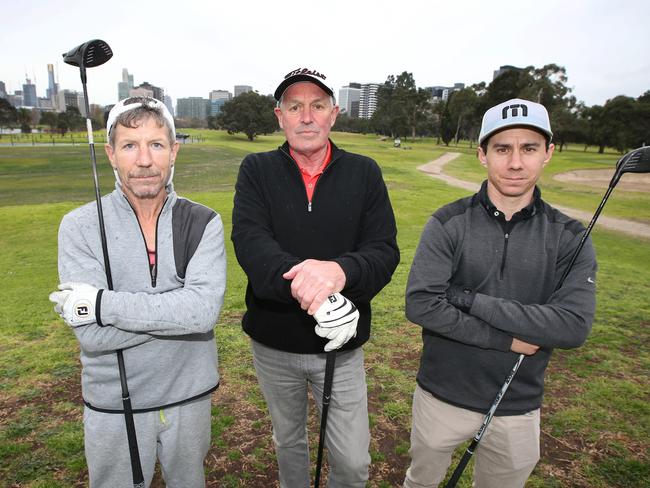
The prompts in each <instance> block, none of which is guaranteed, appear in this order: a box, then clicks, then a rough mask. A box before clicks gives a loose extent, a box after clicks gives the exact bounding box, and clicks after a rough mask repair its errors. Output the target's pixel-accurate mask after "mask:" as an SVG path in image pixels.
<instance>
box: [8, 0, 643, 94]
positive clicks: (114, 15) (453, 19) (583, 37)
mask: <svg viewBox="0 0 650 488" xmlns="http://www.w3.org/2000/svg"><path fill="white" fill-rule="evenodd" d="M0 5H1V8H0V12H2V19H3V20H2V28H1V29H0V63H1V64H0V81H4V82H5V84H6V86H7V91H9V92H10V93H13V91H14V90H20V89H22V84H23V83H24V80H25V74H27V76H28V77H29V78H31V79H32V80H34V79H35V80H36V89H37V94H38V95H39V96H45V90H46V88H47V64H48V63H52V64H54V65H55V70H56V71H57V73H58V76H57V79H58V82H59V86H60V88H68V89H75V90H81V82H80V78H79V71H78V69H77V68H74V67H72V66H68V65H66V64H64V63H63V62H62V58H61V54H62V53H63V52H65V51H68V50H69V49H71V48H73V47H75V46H76V45H78V44H81V43H83V42H85V41H87V40H90V39H95V38H99V39H103V40H104V41H106V42H107V43H108V44H109V45H110V46H111V48H112V50H113V53H114V56H113V58H112V59H111V60H110V61H108V62H107V63H106V64H105V65H103V66H100V67H97V68H92V69H89V70H88V91H89V99H90V103H97V104H109V103H115V102H116V101H117V83H118V82H119V81H120V80H121V72H122V68H127V69H128V70H129V72H130V73H131V74H133V75H134V79H135V84H136V85H138V84H140V83H141V82H143V81H148V82H150V83H152V84H154V85H157V86H160V87H162V88H164V89H165V92H166V93H167V94H169V95H171V96H172V97H173V98H174V102H175V100H176V98H179V97H189V96H201V97H205V98H207V97H208V93H209V92H210V90H215V89H226V90H228V91H230V92H232V91H233V87H234V85H236V84H237V85H251V86H253V88H254V89H255V90H257V91H259V92H260V93H261V94H268V93H272V92H273V91H274V89H275V87H276V86H277V84H278V83H279V82H280V81H281V79H282V78H283V77H284V75H285V74H286V73H287V72H289V71H291V70H293V69H295V68H297V67H311V68H313V69H316V70H318V71H320V72H322V73H324V74H326V75H327V81H328V82H329V84H330V85H331V86H332V87H333V88H334V89H335V92H336V93H338V89H339V88H340V87H341V86H344V85H347V84H348V83H349V82H351V81H356V82H360V83H369V82H376V83H382V82H383V81H385V80H386V77H387V76H388V75H390V74H399V73H401V72H402V71H409V72H412V73H413V76H414V77H415V81H416V83H417V85H418V86H421V87H425V86H433V85H444V86H449V85H453V83H455V82H463V83H466V84H468V85H469V84H472V83H477V82H480V81H485V82H488V83H489V82H490V81H491V80H492V75H493V71H494V70H495V69H497V68H498V67H499V66H500V65H504V64H510V65H514V66H520V67H524V66H528V65H534V66H536V67H541V66H543V65H545V64H548V63H556V64H558V65H561V66H564V67H565V68H566V70H567V75H568V77H569V80H568V83H567V85H568V86H569V87H571V88H573V94H574V95H575V96H576V97H577V98H578V99H579V100H582V101H584V102H585V103H586V104H587V105H595V104H603V103H605V101H606V100H607V99H609V98H612V97H614V96H616V95H621V94H622V95H628V96H632V97H638V96H639V95H641V94H642V93H643V92H645V91H646V90H650V55H649V50H650V29H649V28H648V21H649V20H650V2H648V1H647V0H618V1H615V2H612V1H611V0H607V1H606V0H592V1H588V0H573V1H570V0H569V1H564V0H563V1H560V0H549V1H544V0H538V1H527V0H504V1H499V0H492V1H487V0H486V1H480V0H450V1H448V2H445V3H443V2H437V1H426V0H419V1H418V0H398V1H395V0H393V1H386V0H374V1H365V2H359V1H357V2H355V1H354V0H329V1H326V2H308V1H294V0H291V1H285V2H283V1H273V0H265V1H258V0H252V1H251V0H248V1H247V0H243V1H231V2H227V3H226V2H223V1H217V0H211V1H203V2H202V1H197V0H181V1H173V2H172V1H169V0H145V1H131V2H127V1H125V0H108V1H102V2H97V1H88V0H57V1H54V2H45V1H36V0H21V1H16V0H2V3H1V4H0ZM133 5H137V7H134V6H133Z"/></svg>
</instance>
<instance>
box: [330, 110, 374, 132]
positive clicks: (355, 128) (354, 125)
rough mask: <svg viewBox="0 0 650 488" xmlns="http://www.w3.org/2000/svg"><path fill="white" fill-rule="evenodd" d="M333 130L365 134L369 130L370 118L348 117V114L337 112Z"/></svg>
mask: <svg viewBox="0 0 650 488" xmlns="http://www.w3.org/2000/svg"><path fill="white" fill-rule="evenodd" d="M332 130H333V131H338V132H352V133H355V134H367V133H368V132H370V120H369V119H363V118H360V117H350V116H349V115H348V114H341V113H340V114H339V115H338V117H336V123H335V124H334V127H332Z"/></svg>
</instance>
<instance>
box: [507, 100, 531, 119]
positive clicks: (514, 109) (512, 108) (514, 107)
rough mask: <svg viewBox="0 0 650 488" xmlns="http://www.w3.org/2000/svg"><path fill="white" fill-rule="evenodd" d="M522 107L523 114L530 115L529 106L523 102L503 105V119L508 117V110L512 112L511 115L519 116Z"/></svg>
mask: <svg viewBox="0 0 650 488" xmlns="http://www.w3.org/2000/svg"><path fill="white" fill-rule="evenodd" d="M520 108H521V116H522V117H528V106H526V105H524V104H523V103H515V104H513V105H508V106H507V107H503V110H502V111H501V117H502V118H503V119H507V118H508V110H510V111H511V112H512V114H511V115H510V116H511V117H517V116H518V115H519V109H520Z"/></svg>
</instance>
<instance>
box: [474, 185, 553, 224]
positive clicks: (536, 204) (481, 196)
mask: <svg viewBox="0 0 650 488" xmlns="http://www.w3.org/2000/svg"><path fill="white" fill-rule="evenodd" d="M477 196H478V201H479V202H480V204H481V205H482V206H483V208H485V210H486V211H487V213H488V214H489V215H490V216H491V217H492V218H495V219H497V220H498V221H499V222H505V221H506V220H505V215H504V213H503V212H502V211H501V210H499V209H498V208H497V207H496V205H494V204H493V203H492V201H491V200H490V197H488V193H487V180H485V181H484V182H483V184H482V185H481V189H480V190H479V191H478V193H477ZM541 207H542V192H541V190H540V189H539V187H538V186H537V185H535V189H534V190H533V201H532V202H530V203H529V204H528V205H527V206H525V207H524V208H522V209H521V210H519V211H518V212H515V213H514V214H513V215H512V218H511V219H510V222H511V223H513V224H514V223H515V222H518V221H520V220H526V219H529V218H531V217H532V216H533V215H535V214H536V213H537V211H538V210H540V209H541Z"/></svg>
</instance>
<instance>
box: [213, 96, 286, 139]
mask: <svg viewBox="0 0 650 488" xmlns="http://www.w3.org/2000/svg"><path fill="white" fill-rule="evenodd" d="M274 107H275V102H274V101H273V98H271V97H269V96H262V95H259V94H258V93H256V92H252V91H251V92H247V93H242V94H241V95H239V96H237V97H235V98H233V99H232V100H229V101H227V102H226V103H224V104H223V105H222V107H221V113H220V114H219V116H218V117H217V120H218V123H219V126H220V127H222V128H224V129H226V130H227V131H228V134H235V133H237V132H243V133H244V134H246V137H248V140H249V141H252V140H253V139H254V138H255V136H257V135H259V134H271V133H272V132H275V130H276V129H277V128H278V122H277V119H276V117H275V114H274V113H273V108H274Z"/></svg>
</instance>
